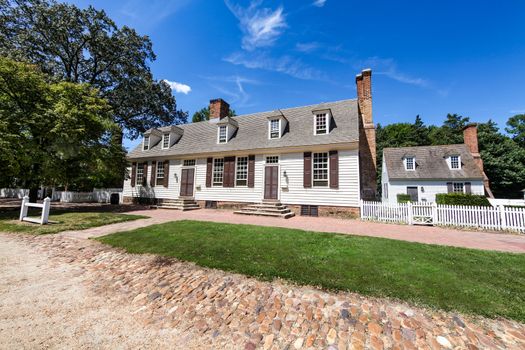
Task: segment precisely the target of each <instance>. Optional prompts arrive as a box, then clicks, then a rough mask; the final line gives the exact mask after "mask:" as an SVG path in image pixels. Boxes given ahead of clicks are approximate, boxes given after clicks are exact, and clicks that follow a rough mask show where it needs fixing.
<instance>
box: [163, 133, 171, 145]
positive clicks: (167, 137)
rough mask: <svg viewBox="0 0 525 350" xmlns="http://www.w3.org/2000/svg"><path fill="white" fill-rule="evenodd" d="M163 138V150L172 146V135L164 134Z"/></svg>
mask: <svg viewBox="0 0 525 350" xmlns="http://www.w3.org/2000/svg"><path fill="white" fill-rule="evenodd" d="M162 137H163V139H162V148H168V147H169V146H170V134H164V135H163V136H162Z"/></svg>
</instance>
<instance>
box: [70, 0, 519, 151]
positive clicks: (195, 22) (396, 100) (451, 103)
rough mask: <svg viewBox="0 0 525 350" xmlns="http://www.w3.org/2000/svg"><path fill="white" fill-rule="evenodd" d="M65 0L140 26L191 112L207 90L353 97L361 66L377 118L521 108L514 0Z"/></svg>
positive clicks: (253, 102)
mask: <svg viewBox="0 0 525 350" xmlns="http://www.w3.org/2000/svg"><path fill="white" fill-rule="evenodd" d="M71 2H73V3H75V4H77V5H79V6H80V7H86V6H87V5H90V4H91V5H93V6H95V7H96V8H98V9H104V10H105V11H106V12H107V13H108V14H109V16H110V17H111V18H113V19H114V20H115V21H116V22H117V24H118V25H128V26H131V27H133V28H135V29H137V30H138V31H139V32H140V33H141V34H146V35H149V36H150V37H151V39H152V41H153V48H154V51H155V53H156V54H157V60H156V61H155V62H153V63H152V70H153V72H154V75H155V77H156V78H157V79H166V80H168V81H170V82H172V86H173V88H174V94H175V97H176V99H177V104H178V107H179V108H180V109H182V110H185V111H189V113H190V118H191V115H192V114H193V112H195V111H196V110H198V109H200V108H202V107H205V106H206V105H207V104H208V101H209V100H210V99H211V98H216V97H222V98H224V99H225V100H226V101H228V102H229V103H230V105H231V107H232V108H233V109H235V110H236V111H237V113H238V114H244V113H250V112H257V111H266V110H272V109H276V108H286V107H294V106H300V105H305V104H314V103H318V102H323V101H333V100H340V99H346V98H355V96H356V89H355V80H354V79H355V75H356V74H357V73H359V72H360V70H361V69H364V68H372V71H373V77H372V84H373V108H374V120H375V122H379V123H381V124H389V123H393V122H400V121H408V122H411V121H413V120H414V118H415V116H416V115H417V114H419V115H421V117H422V118H423V120H424V121H425V122H426V123H427V124H439V123H441V122H442V120H443V119H444V118H445V115H446V114H447V113H459V114H462V115H464V116H469V117H470V118H471V120H473V121H479V122H485V121H487V120H488V119H489V118H492V119H493V120H495V121H496V122H498V124H499V125H500V126H501V127H503V126H504V124H505V122H506V120H507V119H508V117H510V116H512V115H514V114H518V113H525V84H524V82H525V26H524V25H523V23H525V2H524V1H518V0H516V1H511V0H509V1H498V2H496V1H482V0H478V1H466V0H465V1H446V0H443V1H430V0H429V1H424V0H422V1H417V2H416V1H363V0H362V1H358V2H356V1H335V0H325V1H323V0H312V1H286V0H282V1H270V0H268V1H262V0H261V1H244V2H241V1H234V0H228V1H218V0H213V1H212V0H194V1H189V0H176V1H171V0H149V1H139V0H123V1H117V0H113V1H111V2H109V1H102V0H92V1H89V0H73V1H71ZM137 142H138V141H137V140H135V141H131V140H127V141H126V143H125V145H126V146H127V147H131V146H133V145H135V144H136V143H137Z"/></svg>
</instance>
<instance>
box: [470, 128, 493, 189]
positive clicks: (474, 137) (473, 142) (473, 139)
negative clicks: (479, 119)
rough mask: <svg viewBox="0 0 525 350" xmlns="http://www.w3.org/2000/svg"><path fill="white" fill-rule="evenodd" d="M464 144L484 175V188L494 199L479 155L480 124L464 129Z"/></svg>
mask: <svg viewBox="0 0 525 350" xmlns="http://www.w3.org/2000/svg"><path fill="white" fill-rule="evenodd" d="M463 143H464V144H465V145H467V147H468V149H469V151H470V153H471V154H472V157H473V158H474V162H475V163H476V165H477V166H478V168H479V169H480V170H481V172H482V173H483V186H484V187H485V192H486V195H487V196H488V197H490V198H494V195H493V194H492V191H491V190H490V185H489V178H488V177H487V175H486V174H485V170H484V168H483V159H481V155H480V154H479V145H478V124H476V123H470V124H467V125H466V126H465V127H464V128H463Z"/></svg>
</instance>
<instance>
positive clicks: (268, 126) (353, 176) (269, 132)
mask: <svg viewBox="0 0 525 350" xmlns="http://www.w3.org/2000/svg"><path fill="white" fill-rule="evenodd" d="M356 84H357V95H358V97H357V99H349V100H343V101H336V102H328V103H320V104H316V105H310V106H304V107H296V108H286V109H276V110H273V111H269V112H261V113H255V114H249V115H242V116H236V117H229V116H228V114H229V105H228V104H227V103H226V102H225V101H223V100H222V99H215V100H212V101H210V120H209V121H202V122H198V123H191V124H184V125H174V126H170V127H162V128H158V129H151V130H148V131H147V132H145V133H144V135H143V140H142V142H141V143H140V145H139V146H137V147H136V148H135V149H133V150H132V151H131V152H129V154H128V160H129V161H130V168H129V174H130V176H129V178H128V179H126V180H125V183H124V200H125V201H133V200H137V199H138V198H150V199H154V201H155V202H156V203H157V204H158V205H159V207H172V208H179V209H193V208H204V207H210V208H215V207H219V208H221V207H232V208H240V209H241V210H240V211H239V212H241V213H251V214H266V215H275V216H282V217H289V216H292V215H293V214H294V213H298V212H302V214H303V215H318V214H319V215H321V214H330V213H339V212H350V213H354V214H357V213H358V210H359V200H360V199H362V198H363V199H373V198H374V197H375V192H376V191H375V187H376V165H375V159H376V155H375V129H374V124H373V121H372V95H371V71H370V70H364V71H363V72H362V73H361V74H359V75H358V76H357V77H356Z"/></svg>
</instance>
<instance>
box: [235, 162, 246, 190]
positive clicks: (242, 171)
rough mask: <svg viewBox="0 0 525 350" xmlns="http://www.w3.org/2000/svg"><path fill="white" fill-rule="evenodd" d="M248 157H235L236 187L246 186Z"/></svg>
mask: <svg viewBox="0 0 525 350" xmlns="http://www.w3.org/2000/svg"><path fill="white" fill-rule="evenodd" d="M247 180H248V157H237V171H236V181H235V184H236V185H237V186H246V185H247V183H248V181H247Z"/></svg>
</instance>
